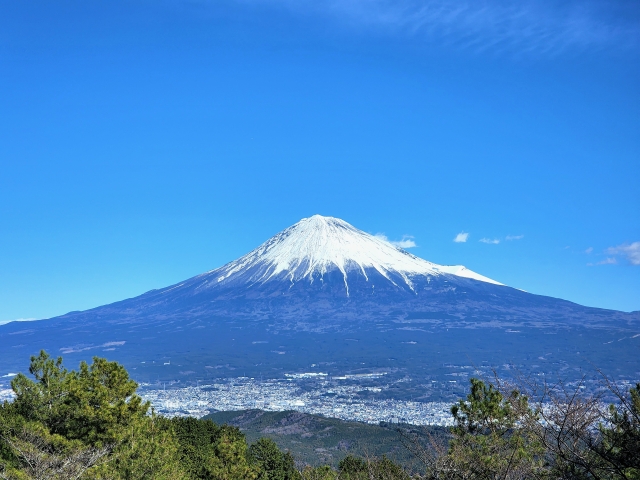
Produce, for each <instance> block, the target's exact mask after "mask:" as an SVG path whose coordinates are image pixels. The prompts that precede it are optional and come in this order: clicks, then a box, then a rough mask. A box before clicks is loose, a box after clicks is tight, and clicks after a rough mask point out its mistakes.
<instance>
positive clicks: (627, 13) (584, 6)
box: [236, 0, 640, 54]
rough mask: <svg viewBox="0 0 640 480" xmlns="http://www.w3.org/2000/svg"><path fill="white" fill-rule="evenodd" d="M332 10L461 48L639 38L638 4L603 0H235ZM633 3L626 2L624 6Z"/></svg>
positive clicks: (539, 48) (585, 45) (353, 21)
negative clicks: (611, 2) (636, 5)
mask: <svg viewBox="0 0 640 480" xmlns="http://www.w3.org/2000/svg"><path fill="white" fill-rule="evenodd" d="M236 1H238V2H240V3H244V4H259V5H270V4H271V5H274V6H280V7H285V8H287V9H289V10H293V11H296V12H298V13H301V14H305V15H309V14H317V15H322V16H329V17H332V18H334V19H337V20H338V21H341V22H343V23H346V24H348V25H349V26H351V27H357V28H361V27H366V28H370V29H376V30H383V31H387V32H389V33H393V34H402V35H410V36H414V37H420V36H421V37H424V38H426V39H427V40H432V41H436V42H438V44H439V45H445V46H450V47H453V48H457V49H462V50H472V51H477V52H485V51H490V52H499V53H503V52H512V53H516V52H517V53H518V54H522V53H532V54H558V53H562V52H564V51H567V50H570V49H575V48H578V49H589V50H593V49H600V48H610V47H613V48H631V49H634V50H636V49H637V45H638V40H639V39H640V24H639V23H640V22H639V21H638V18H637V17H638V12H637V10H638V9H637V8H635V7H634V6H633V5H628V6H625V5H618V4H616V5H615V8H617V9H618V10H620V9H622V10H624V11H615V8H614V7H612V6H610V4H608V3H607V2H604V1H601V0H586V1H581V2H578V1H566V2H556V1H553V0H546V1H533V0H523V1H519V2H506V1H500V0H476V1H458V2H456V1H451V0H449V1H447V0H427V1H424V0H423V1H418V0H396V1H390V0H314V1H311V0H236ZM625 9H626V10H625Z"/></svg>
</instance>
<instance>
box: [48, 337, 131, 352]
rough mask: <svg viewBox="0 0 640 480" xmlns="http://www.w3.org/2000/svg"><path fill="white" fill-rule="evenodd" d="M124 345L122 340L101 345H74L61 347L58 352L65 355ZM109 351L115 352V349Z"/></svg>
mask: <svg viewBox="0 0 640 480" xmlns="http://www.w3.org/2000/svg"><path fill="white" fill-rule="evenodd" d="M125 343H126V342H125V341H124V340H123V341H118V342H106V343H103V344H102V345H74V346H72V347H62V348H61V349H60V351H61V352H62V353H64V354H65V355H66V354H68V353H78V352H85V351H87V350H93V349H95V348H105V347H121V346H122V345H124V344H125ZM110 350H115V349H114V348H111V349H110Z"/></svg>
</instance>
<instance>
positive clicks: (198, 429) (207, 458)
mask: <svg viewBox="0 0 640 480" xmlns="http://www.w3.org/2000/svg"><path fill="white" fill-rule="evenodd" d="M167 425H169V426H170V428H171V430H172V432H173V433H174V435H175V437H176V439H177V441H178V444H179V449H180V463H181V465H182V466H183V467H184V468H185V470H186V471H187V473H188V474H189V478H194V479H207V480H208V479H224V480H241V479H248V480H249V479H257V478H258V477H259V475H260V474H261V473H262V470H261V468H260V465H256V464H254V463H253V462H251V461H250V459H249V455H248V451H247V442H246V440H245V437H244V435H243V434H242V432H240V430H238V429H237V428H236V427H230V426H227V425H223V426H219V425H216V424H215V423H213V422H212V421H211V420H198V419H195V418H173V419H170V420H167ZM265 478H269V477H265Z"/></svg>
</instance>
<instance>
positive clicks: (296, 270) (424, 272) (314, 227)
mask: <svg viewBox="0 0 640 480" xmlns="http://www.w3.org/2000/svg"><path fill="white" fill-rule="evenodd" d="M336 270H337V271H339V272H340V273H341V275H342V277H343V280H344V284H345V288H346V293H347V295H348V294H349V278H350V275H349V274H350V273H355V274H358V275H361V276H362V277H364V279H365V280H366V281H368V280H369V276H370V274H371V273H374V274H375V273H377V274H379V275H381V276H382V277H384V278H386V279H387V280H389V281H390V282H392V283H394V284H395V283H396V282H398V281H400V282H403V283H404V284H405V285H406V286H408V287H409V288H410V289H413V286H414V279H415V278H416V277H434V276H441V275H443V274H448V275H455V276H457V277H464V278H469V279H473V280H479V281H482V282H487V283H492V284H495V285H502V284H501V283H499V282H496V281H495V280H492V279H490V278H487V277H485V276H483V275H480V274H477V273H475V272H472V271H471V270H468V269H467V268H465V267H463V266H461V265H456V266H443V265H437V264H435V263H431V262H428V261H426V260H423V259H421V258H419V257H416V256H415V255H412V254H410V253H409V252H406V251H405V250H403V249H401V248H398V247H396V246H394V245H392V244H390V243H389V242H388V241H386V240H384V239H382V238H380V237H377V236H374V235H370V234H368V233H366V232H363V231H362V230H358V229H357V228H355V227H353V226H352V225H350V224H349V223H347V222H345V221H344V220H341V219H339V218H334V217H324V216H322V215H314V216H312V217H309V218H303V219H302V220H300V221H299V222H298V223H296V224H295V225H293V226H291V227H289V228H287V229H285V230H283V231H282V232H280V233H278V234H277V235H275V236H274V237H272V238H270V239H269V240H267V241H266V242H265V243H263V244H262V245H260V246H259V247H258V248H256V249H255V250H253V251H251V252H249V253H248V254H246V255H244V256H243V257H241V258H239V259H238V260H235V261H233V262H231V263H228V264H227V265H225V266H223V267H221V268H219V269H216V270H212V271H210V272H207V273H206V274H205V275H207V276H208V277H210V276H213V277H215V281H216V282H219V283H226V282H234V280H238V277H242V278H243V279H244V281H246V282H249V283H253V284H255V283H264V282H267V281H269V280H271V279H287V280H288V281H290V282H291V283H295V282H300V281H302V280H308V281H309V282H314V281H316V280H320V281H322V280H323V279H324V277H325V275H327V274H328V273H330V272H333V271H336ZM234 283H235V282H234Z"/></svg>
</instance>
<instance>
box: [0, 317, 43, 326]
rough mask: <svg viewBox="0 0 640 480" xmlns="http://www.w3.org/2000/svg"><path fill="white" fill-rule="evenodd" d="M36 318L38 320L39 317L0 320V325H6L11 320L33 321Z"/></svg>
mask: <svg viewBox="0 0 640 480" xmlns="http://www.w3.org/2000/svg"><path fill="white" fill-rule="evenodd" d="M34 320H38V319H37V318H15V319H13V320H0V325H4V324H6V323H11V322H32V321H34Z"/></svg>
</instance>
